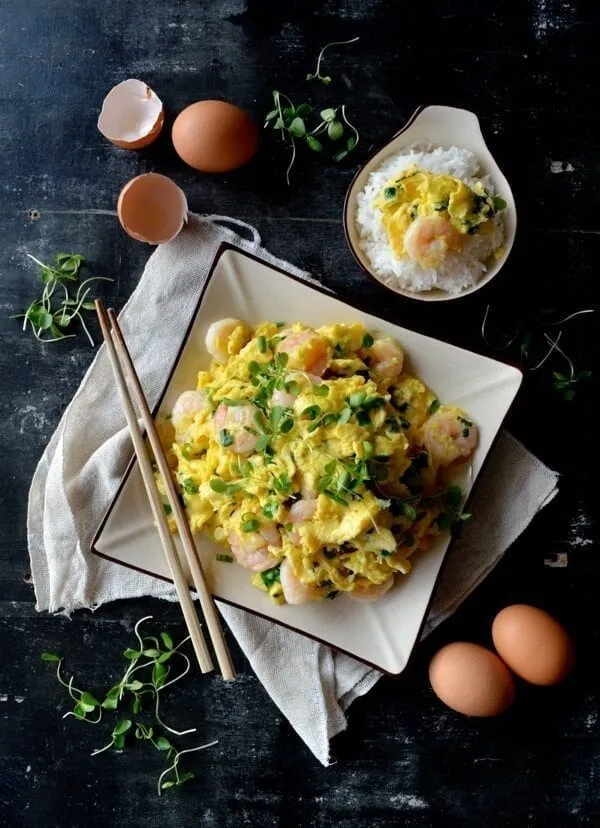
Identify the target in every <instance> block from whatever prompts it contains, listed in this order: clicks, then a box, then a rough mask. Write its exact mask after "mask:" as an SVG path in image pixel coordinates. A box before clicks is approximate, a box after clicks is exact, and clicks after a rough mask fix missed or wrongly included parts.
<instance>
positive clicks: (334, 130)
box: [327, 121, 344, 141]
mask: <svg viewBox="0 0 600 828" xmlns="http://www.w3.org/2000/svg"><path fill="white" fill-rule="evenodd" d="M343 134H344V125H343V124H342V123H341V122H340V121H330V122H329V124H328V125H327V135H328V136H329V138H330V140H332V141H339V140H340V138H341V137H342V136H343Z"/></svg>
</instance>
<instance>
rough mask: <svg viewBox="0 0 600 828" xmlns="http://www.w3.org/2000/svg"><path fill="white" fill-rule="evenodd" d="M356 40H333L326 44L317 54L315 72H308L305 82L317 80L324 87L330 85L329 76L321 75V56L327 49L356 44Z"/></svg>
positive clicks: (355, 38) (354, 38)
mask: <svg viewBox="0 0 600 828" xmlns="http://www.w3.org/2000/svg"><path fill="white" fill-rule="evenodd" d="M357 40H358V38H357V37H353V38H352V39H351V40H334V41H332V42H331V43H326V44H325V46H323V48H322V49H321V51H320V52H319V54H318V57H317V66H316V68H315V71H314V72H310V73H309V74H308V75H307V76H306V80H308V81H310V80H319V81H321V83H322V84H324V85H325V86H329V84H330V83H331V77H330V76H329V75H322V74H321V61H322V60H323V55H324V54H325V52H326V51H327V49H330V48H331V47H332V46H346V45H347V44H349V43H356V41H357Z"/></svg>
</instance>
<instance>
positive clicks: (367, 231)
mask: <svg viewBox="0 0 600 828" xmlns="http://www.w3.org/2000/svg"><path fill="white" fill-rule="evenodd" d="M480 173H481V171H480V169H479V162H478V161H477V158H476V157H475V154H474V153H472V152H470V151H469V150H466V149H463V148H462V147H450V148H448V149H443V148H442V147H436V148H435V149H422V150H419V149H411V150H409V151H407V152H405V153H402V154H400V155H395V156H392V157H391V158H388V159H386V160H385V161H384V162H383V163H382V164H381V165H380V166H379V167H377V168H376V169H375V170H374V171H373V172H372V173H371V174H370V175H369V178H368V181H367V183H366V185H365V187H364V189H363V190H362V192H360V193H359V194H358V196H357V209H356V224H357V229H358V232H359V238H360V242H359V243H360V247H361V249H362V250H363V251H364V252H365V254H366V255H367V257H368V259H369V261H370V263H371V266H372V268H373V270H374V271H375V273H376V274H377V275H378V277H379V278H380V279H381V281H383V282H384V283H385V284H387V285H389V286H390V287H392V288H398V287H400V288H404V289H406V290H410V291H414V292H415V293H420V292H423V291H428V290H432V289H434V288H437V289H439V290H443V291H446V292H447V293H450V294H458V293H460V292H461V291H463V290H465V289H467V288H470V287H473V286H474V285H475V284H476V283H477V282H478V280H479V279H480V278H481V276H482V275H483V274H484V273H485V272H486V270H487V263H488V262H489V261H490V260H493V261H496V260H499V259H501V258H502V257H503V256H504V248H503V242H504V219H503V211H504V210H506V207H507V204H506V202H505V201H504V199H503V198H502V197H501V196H500V195H499V194H497V193H496V192H495V189H494V185H493V183H492V181H491V180H490V178H489V176H482V175H481V174H480Z"/></svg>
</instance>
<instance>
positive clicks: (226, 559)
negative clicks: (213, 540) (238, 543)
mask: <svg viewBox="0 0 600 828" xmlns="http://www.w3.org/2000/svg"><path fill="white" fill-rule="evenodd" d="M215 557H216V559H217V560H218V561H221V563H233V558H232V557H231V555H223V553H222V552H217V554H216V556H215Z"/></svg>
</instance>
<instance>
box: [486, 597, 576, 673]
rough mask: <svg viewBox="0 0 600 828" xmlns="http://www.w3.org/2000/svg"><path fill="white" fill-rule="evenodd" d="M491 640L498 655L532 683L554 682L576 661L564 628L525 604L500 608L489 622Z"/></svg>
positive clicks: (569, 669) (535, 608) (539, 610)
mask: <svg viewBox="0 0 600 828" xmlns="http://www.w3.org/2000/svg"><path fill="white" fill-rule="evenodd" d="M492 639H493V641H494V646H495V648H496V650H497V651H498V654H499V656H500V658H501V659H503V661H505V662H506V664H508V666H509V667H510V668H511V670H513V671H514V672H515V673H516V674H517V675H518V676H520V677H521V678H523V679H525V681H529V682H531V683H532V684H539V685H546V686H548V685H551V684H557V683H558V682H559V681H562V680H563V679H564V678H566V676H568V674H569V673H570V671H571V668H572V667H573V664H574V661H575V656H574V653H573V644H572V643H571V639H570V638H569V636H568V634H567V632H566V630H565V629H564V627H562V626H561V625H560V624H559V623H558V621H556V620H555V619H554V618H552V616H551V615H548V613H547V612H544V611H543V610H541V609H538V607H531V606H529V605H528V604H513V605H512V606H510V607H505V608H504V609H503V610H501V612H499V613H498V615H497V616H496V617H495V619H494V623H493V624H492Z"/></svg>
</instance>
